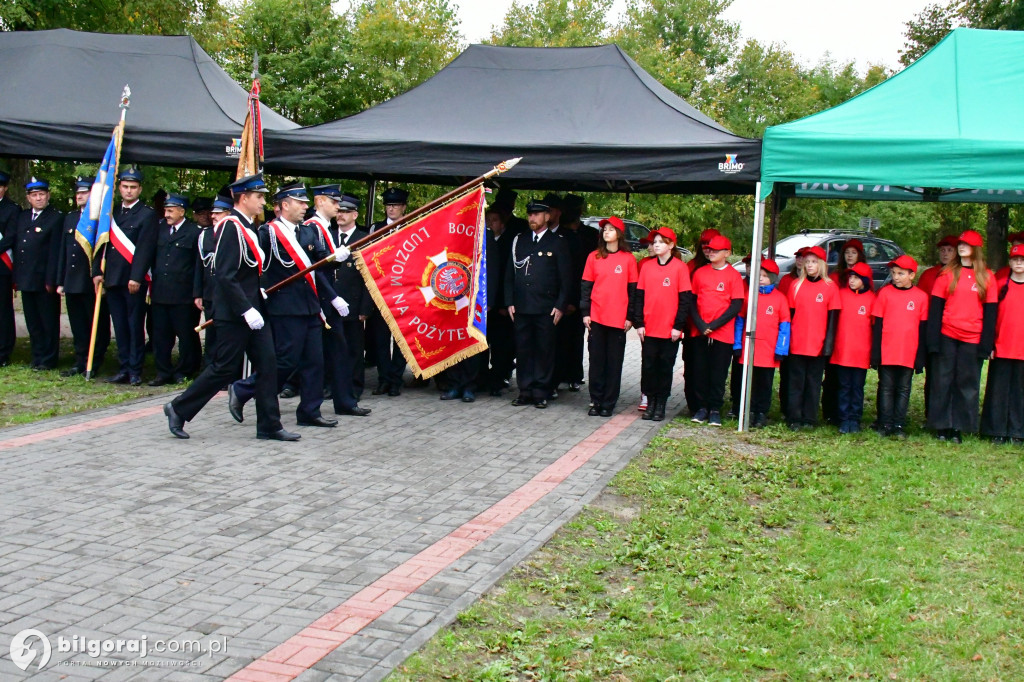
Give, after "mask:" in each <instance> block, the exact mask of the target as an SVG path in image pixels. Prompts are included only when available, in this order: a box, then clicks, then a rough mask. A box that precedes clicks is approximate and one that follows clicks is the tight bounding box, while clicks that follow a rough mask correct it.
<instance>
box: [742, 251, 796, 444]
mask: <svg viewBox="0 0 1024 682" xmlns="http://www.w3.org/2000/svg"><path fill="white" fill-rule="evenodd" d="M778 276H779V266H778V264H777V263H776V262H775V261H773V260H763V261H761V272H760V278H759V280H758V295H757V329H756V331H755V335H754V357H753V363H754V368H753V369H754V371H753V372H752V377H753V380H752V385H751V387H750V414H751V420H750V426H751V428H755V429H759V428H762V427H764V426H767V425H768V411H769V410H770V409H771V406H772V384H773V383H774V382H775V369H776V368H777V367H778V366H779V361H780V360H781V359H782V358H784V357H786V356H787V355H789V301H787V300H786V296H785V294H783V293H782V292H781V291H779V290H778V288H777V287H776V286H775V281H776V279H777V278H778ZM746 315H747V304H746V302H744V305H743V309H742V310H740V314H739V315H738V316H737V318H736V330H735V338H734V341H733V344H732V348H733V352H734V353H735V354H736V356H737V358H738V359H739V361H740V363H741V366H742V362H743V355H744V344H745V343H746V338H745V336H744V334H743V330H744V328H745V326H746ZM736 409H737V410H738V409H739V407H738V405H737V406H736Z"/></svg>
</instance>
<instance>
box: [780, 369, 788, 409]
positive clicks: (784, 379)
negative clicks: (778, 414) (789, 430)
mask: <svg viewBox="0 0 1024 682" xmlns="http://www.w3.org/2000/svg"><path fill="white" fill-rule="evenodd" d="M779 409H780V410H781V411H782V416H783V417H785V416H786V414H787V413H788V412H789V356H786V357H784V358H783V359H782V362H781V363H779Z"/></svg>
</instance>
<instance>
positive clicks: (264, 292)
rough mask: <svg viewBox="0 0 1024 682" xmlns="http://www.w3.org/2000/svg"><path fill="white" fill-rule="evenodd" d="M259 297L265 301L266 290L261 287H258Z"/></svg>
mask: <svg viewBox="0 0 1024 682" xmlns="http://www.w3.org/2000/svg"><path fill="white" fill-rule="evenodd" d="M260 296H262V297H263V300H264V301H265V300H267V290H266V289H264V288H263V287H260Z"/></svg>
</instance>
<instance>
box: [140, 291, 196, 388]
mask: <svg viewBox="0 0 1024 682" xmlns="http://www.w3.org/2000/svg"><path fill="white" fill-rule="evenodd" d="M149 316H150V318H152V320H153V336H152V339H153V361H154V363H155V364H156V375H157V376H158V377H161V378H163V379H176V378H179V377H182V376H188V377H192V376H195V375H196V374H197V373H198V372H199V363H200V360H201V359H202V346H201V344H200V342H199V334H198V332H196V325H197V324H199V309H198V308H196V306H195V304H192V303H181V304H176V305H172V304H167V303H154V304H152V305H151V306H150V315H149ZM175 339H177V340H178V364H177V365H175V364H173V363H172V362H171V350H172V349H173V348H174V340H175Z"/></svg>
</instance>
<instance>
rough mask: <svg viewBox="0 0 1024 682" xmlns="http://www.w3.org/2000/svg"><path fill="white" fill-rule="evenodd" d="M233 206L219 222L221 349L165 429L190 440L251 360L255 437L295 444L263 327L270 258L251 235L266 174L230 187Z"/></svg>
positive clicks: (216, 295) (177, 403)
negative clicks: (197, 422) (196, 424)
mask: <svg viewBox="0 0 1024 682" xmlns="http://www.w3.org/2000/svg"><path fill="white" fill-rule="evenodd" d="M230 188H231V195H232V198H233V199H234V207H233V208H232V209H231V213H230V214H228V216H227V217H225V218H224V219H223V220H222V221H221V223H220V237H219V239H218V241H217V247H216V252H215V254H214V263H213V268H214V273H215V278H214V283H215V284H214V291H213V310H214V317H213V324H214V326H216V327H217V345H216V346H214V347H213V348H212V349H211V351H210V357H211V361H210V364H209V365H208V366H207V367H206V369H204V370H203V372H202V374H200V375H199V377H198V378H197V379H196V380H195V381H193V382H192V384H191V385H190V386H189V387H188V388H187V389H185V392H184V393H182V394H181V395H179V396H178V397H177V398H175V399H174V400H173V401H171V402H169V403H167V404H166V405H164V415H165V416H166V417H167V428H168V429H169V430H170V432H171V433H172V434H173V435H174V436H175V437H177V438H188V437H189V436H188V434H187V433H186V432H185V430H184V426H185V422H188V421H191V420H192V419H194V418H195V416H196V415H197V414H199V411H200V410H201V409H203V407H204V406H205V405H206V404H207V403H208V402H210V399H211V398H213V397H214V396H215V395H217V393H218V392H219V391H221V390H222V389H223V388H224V385H225V384H226V383H228V382H229V381H230V380H231V379H232V378H234V375H235V372H236V371H237V368H238V367H239V366H240V365H241V363H242V356H243V355H246V354H247V355H248V356H249V359H250V360H251V361H252V365H253V369H254V370H255V373H256V377H257V379H256V396H255V397H256V437H257V438H260V439H264V440H266V439H270V440H280V441H295V440H299V438H300V437H301V436H299V434H297V433H292V432H290V431H285V430H284V428H283V427H282V426H281V408H280V405H278V402H277V359H276V358H275V357H274V338H273V336H272V334H271V331H270V328H269V327H267V326H265V324H266V323H265V320H264V313H265V312H266V307H265V303H264V301H263V294H262V293H261V291H260V273H261V272H262V270H263V263H264V262H265V259H266V256H267V254H265V253H264V251H263V250H262V249H261V248H260V245H259V237H258V236H257V235H256V233H255V232H253V230H252V227H253V222H252V221H253V217H254V216H258V215H260V214H261V212H262V210H263V204H264V201H265V199H264V196H263V195H264V194H265V193H266V191H267V186H266V184H264V182H263V174H262V173H258V174H256V175H250V176H248V177H244V178H240V179H239V180H236V181H235V182H234V183H232V184H231V186H230Z"/></svg>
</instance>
